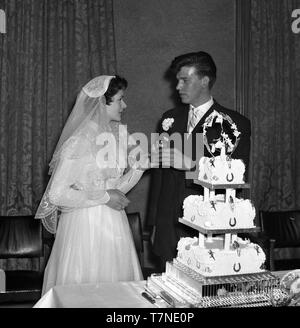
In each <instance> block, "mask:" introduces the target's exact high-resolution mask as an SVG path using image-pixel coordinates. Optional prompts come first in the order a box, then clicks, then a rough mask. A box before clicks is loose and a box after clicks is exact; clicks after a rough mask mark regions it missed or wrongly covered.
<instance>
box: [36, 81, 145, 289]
mask: <svg viewBox="0 0 300 328" xmlns="http://www.w3.org/2000/svg"><path fill="white" fill-rule="evenodd" d="M126 88H127V81H126V80H125V79H124V78H121V77H119V76H106V75H103V76H98V77H96V78H94V79H93V80H91V81H90V82H89V83H87V84H86V85H85V86H84V87H83V88H82V90H81V92H80V93H79V95H78V97H77V100H76V103H75V106H74V108H73V110H72V113H71V114H70V116H69V118H68V120H67V122H66V125H65V127H64V129H63V132H62V134H61V137H60V139H59V141H58V144H57V146H56V149H55V151H54V154H53V157H52V160H51V162H50V165H49V166H50V170H49V172H50V173H51V178H50V181H49V183H48V186H47V188H46V191H45V193H44V195H43V198H42V200H41V203H40V205H39V208H38V210H37V213H36V216H35V217H36V218H37V219H41V220H42V222H43V225H44V226H45V228H46V229H47V230H48V231H49V232H51V233H53V234H55V241H54V244H53V248H52V251H51V255H50V257H49V261H48V263H47V266H46V268H45V273H44V281H43V290H42V295H43V294H45V293H46V292H47V291H48V290H49V289H50V288H52V287H53V286H55V285H65V284H81V283H97V282H114V281H132V280H142V279H143V276H142V273H141V268H140V264H139V260H138V256H137V254H136V250H135V246H134V242H133V238H132V234H131V230H130V227H129V223H128V220H127V216H126V213H125V211H124V208H125V207H126V206H127V205H128V203H129V201H128V199H127V198H126V196H125V194H126V193H127V192H128V191H129V190H130V189H131V188H132V187H134V186H135V185H136V184H137V182H138V181H139V180H140V178H141V176H142V174H143V170H144V168H146V167H147V165H148V158H147V155H146V154H145V153H143V152H142V150H141V149H138V152H140V154H141V156H140V158H139V160H137V159H134V156H133V158H132V157H130V156H129V157H127V155H128V153H129V150H130V149H134V150H137V148H138V147H139V146H136V144H135V140H134V139H133V138H132V137H131V136H130V135H129V136H128V134H127V130H126V127H125V125H122V124H121V123H120V121H121V113H122V111H123V110H124V109H125V108H126V104H125V102H124V100H123V97H124V91H125V89H126ZM58 213H60V215H59V216H58Z"/></svg>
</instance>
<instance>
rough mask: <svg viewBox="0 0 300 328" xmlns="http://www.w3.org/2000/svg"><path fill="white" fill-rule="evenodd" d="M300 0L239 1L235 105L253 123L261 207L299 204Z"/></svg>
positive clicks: (253, 164) (253, 166) (254, 180)
mask: <svg viewBox="0 0 300 328" xmlns="http://www.w3.org/2000/svg"><path fill="white" fill-rule="evenodd" d="M296 8H300V1H299V0H284V1H282V0H248V1H244V0H237V1H236V9H237V10H236V22H237V29H236V30H237V35H236V45H237V46H236V49H237V52H236V99H237V100H236V105H237V108H238V110H239V111H240V112H242V113H244V114H245V115H246V116H247V117H249V118H250V120H251V123H252V145H251V161H250V172H251V173H250V181H251V187H252V190H251V195H252V199H253V201H254V203H255V205H256V206H257V208H258V209H261V210H287V209H300V152H299V149H300V129H299V126H300V94H299V90H300V51H299V50H300V37H299V34H298V35H297V34H295V33H293V32H292V29H291V24H292V21H293V19H292V17H291V15H292V12H293V10H294V9H296Z"/></svg>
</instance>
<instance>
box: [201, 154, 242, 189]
mask: <svg viewBox="0 0 300 328" xmlns="http://www.w3.org/2000/svg"><path fill="white" fill-rule="evenodd" d="M244 173H245V164H244V163H243V161H242V160H240V159H231V160H226V158H224V157H221V156H216V157H214V158H208V157H201V159H200V161H199V176H198V179H199V180H200V181H205V182H208V183H211V184H242V183H245V181H244Z"/></svg>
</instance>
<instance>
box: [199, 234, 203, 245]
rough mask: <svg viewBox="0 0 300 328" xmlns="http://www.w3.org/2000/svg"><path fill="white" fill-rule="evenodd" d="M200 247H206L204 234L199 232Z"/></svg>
mask: <svg viewBox="0 0 300 328" xmlns="http://www.w3.org/2000/svg"><path fill="white" fill-rule="evenodd" d="M199 247H201V248H204V235H203V234H202V233H201V232H200V233H199Z"/></svg>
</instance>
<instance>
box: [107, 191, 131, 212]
mask: <svg viewBox="0 0 300 328" xmlns="http://www.w3.org/2000/svg"><path fill="white" fill-rule="evenodd" d="M106 192H107V193H108V195H109V201H108V202H107V203H106V205H107V206H109V207H110V208H113V209H114V210H117V211H121V210H124V208H125V207H126V206H128V204H129V203H130V201H129V199H128V198H127V197H126V196H125V194H123V193H122V192H121V191H120V190H117V189H109V190H107V191H106Z"/></svg>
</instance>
